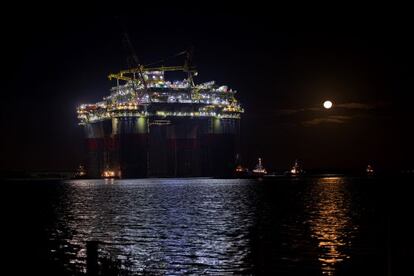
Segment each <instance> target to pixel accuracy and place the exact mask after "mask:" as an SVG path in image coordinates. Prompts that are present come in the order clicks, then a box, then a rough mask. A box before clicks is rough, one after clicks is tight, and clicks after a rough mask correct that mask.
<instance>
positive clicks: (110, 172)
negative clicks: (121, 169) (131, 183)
mask: <svg viewBox="0 0 414 276" xmlns="http://www.w3.org/2000/svg"><path fill="white" fill-rule="evenodd" d="M101 177H102V178H119V177H120V175H119V174H117V173H116V171H114V170H111V169H109V168H106V169H105V170H104V171H103V172H102V174H101Z"/></svg>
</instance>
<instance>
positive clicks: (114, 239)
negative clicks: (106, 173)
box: [9, 176, 390, 275]
mask: <svg viewBox="0 0 414 276" xmlns="http://www.w3.org/2000/svg"><path fill="white" fill-rule="evenodd" d="M382 184H383V183H380V181H379V180H376V179H369V178H346V177H333V176H326V177H314V178H303V179H302V178H297V179H294V178H293V179H290V178H275V179H272V180H265V181H257V180H234V179H233V180H216V179H197V178H196V179H144V180H71V181H50V182H40V181H31V182H30V181H29V182H22V183H21V182H14V183H9V185H14V186H13V187H14V189H12V190H13V191H15V192H17V190H16V189H18V190H19V193H22V194H24V195H25V196H23V200H24V204H22V205H20V206H25V207H22V208H21V212H22V213H24V214H25V215H26V216H28V217H27V218H26V220H25V221H20V220H19V221H18V222H16V221H15V222H14V224H15V225H16V224H17V225H20V231H21V232H25V234H24V236H25V238H23V240H24V241H25V242H27V243H28V244H30V245H31V246H32V247H33V248H37V251H36V252H37V253H36V254H38V256H37V257H36V258H38V259H36V260H37V261H36V263H37V264H38V265H39V263H42V262H43V264H44V266H42V265H41V264H40V266H41V267H50V266H54V267H55V266H56V265H61V266H62V267H64V269H65V270H67V271H69V272H71V273H76V272H77V273H83V272H85V269H86V268H85V267H86V266H85V263H86V250H85V243H86V241H89V240H97V241H99V242H100V243H101V244H100V248H101V254H108V255H110V256H112V257H113V258H116V259H119V260H122V263H123V264H124V265H125V266H127V268H128V269H129V270H132V271H134V273H135V274H156V275H159V274H168V275H171V274H184V273H187V274H188V273H189V274H216V275H227V274H269V273H276V274H278V275H363V274H364V273H370V272H372V273H373V274H369V275H386V272H387V267H389V263H390V262H389V254H388V251H389V249H390V245H389V239H387V235H389V227H388V226H387V225H389V222H387V211H386V210H387V207H386V204H384V202H383V200H384V198H385V197H384V193H383V190H382V189H381V190H379V189H378V188H376V187H379V186H378V185H382ZM381 187H382V186H381ZM22 191H25V192H22ZM27 230H30V231H27ZM21 232H18V233H19V235H21ZM16 235H17V234H16ZM387 254H388V255H387ZM379 263H381V265H379ZM365 275H368V274H365Z"/></svg>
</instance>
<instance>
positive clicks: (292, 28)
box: [0, 6, 414, 170]
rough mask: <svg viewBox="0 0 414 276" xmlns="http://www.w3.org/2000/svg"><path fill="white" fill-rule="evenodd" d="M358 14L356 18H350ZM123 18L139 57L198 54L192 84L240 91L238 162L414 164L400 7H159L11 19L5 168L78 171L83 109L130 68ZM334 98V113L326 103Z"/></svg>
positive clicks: (406, 35) (6, 39)
mask: <svg viewBox="0 0 414 276" xmlns="http://www.w3.org/2000/svg"><path fill="white" fill-rule="evenodd" d="M355 10H358V12H353V11H355ZM120 22H123V23H122V24H124V25H125V26H126V28H127V29H128V32H129V35H130V37H131V40H132V43H133V44H134V47H135V49H136V52H137V54H138V56H139V58H140V59H141V61H142V63H144V64H145V63H150V62H153V61H157V60H159V59H163V58H165V57H168V56H171V55H173V54H175V53H178V52H180V51H182V50H184V49H186V48H188V46H189V45H193V47H194V49H195V52H194V54H195V57H194V61H195V64H196V66H197V68H198V71H199V76H198V77H197V78H196V82H203V81H209V80H216V82H218V83H219V84H227V85H229V86H230V87H232V88H233V89H236V90H237V91H238V97H239V99H240V101H241V103H242V105H243V106H244V108H245V114H244V115H243V119H242V136H241V139H242V144H243V150H242V156H243V158H244V161H245V163H246V164H248V165H253V164H254V163H255V161H256V158H257V157H258V156H262V157H263V158H264V162H265V165H266V166H267V167H269V168H274V169H282V168H287V167H289V166H290V165H291V164H292V162H293V161H294V159H296V158H300V159H301V160H302V161H303V163H304V166H305V168H326V167H330V168H364V167H365V166H366V164H368V162H370V163H372V164H374V166H376V167H378V168H382V169H397V168H400V167H414V158H413V154H414V146H413V142H412V141H413V140H414V136H413V134H411V132H412V131H411V130H412V126H413V123H412V119H413V114H414V112H413V111H412V99H413V96H412V93H413V77H412V74H411V73H410V72H409V69H411V65H412V62H411V61H412V52H411V51H412V49H413V48H412V46H413V45H412V43H411V33H412V30H411V25H412V23H413V22H411V19H410V17H408V13H405V12H403V11H402V10H401V11H399V10H395V9H394V10H388V9H387V8H384V9H382V10H380V11H377V10H374V9H366V11H359V9H356V8H355V9H353V8H349V9H348V10H343V9H338V8H336V9H333V10H331V11H329V12H320V13H314V12H309V13H306V12H302V13H298V12H296V11H295V10H293V11H292V10H290V11H289V12H285V11H284V10H283V9H276V8H272V9H270V8H269V9H268V8H266V7H256V8H254V9H250V8H249V7H244V8H242V9H233V8H231V7H230V8H220V9H218V8H213V7H211V8H209V9H206V8H188V7H185V6H182V7H174V8H173V7H170V6H166V7H164V8H163V9H154V8H149V7H148V8H146V7H141V9H140V12H139V13H138V14H137V16H120V17H116V16H92V15H88V16H59V15H53V16H51V15H39V16H24V18H21V20H20V21H19V22H15V23H12V22H10V21H7V19H2V22H1V23H2V26H3V28H4V31H3V32H2V38H3V39H2V43H3V49H4V50H2V51H3V56H4V57H3V60H2V64H3V70H4V73H3V74H2V108H1V120H2V121H1V123H2V124H1V125H2V131H1V133H2V139H1V140H2V143H1V149H0V151H1V165H0V168H1V169H31V170H38V169H50V170H58V169H59V170H60V169H73V168H75V167H77V165H78V164H79V163H80V162H81V160H82V154H83V139H82V137H83V135H82V134H83V133H82V129H81V127H79V126H78V125H77V119H76V110H75V109H76V106H77V105H78V104H80V103H85V102H96V101H98V100H100V99H101V98H102V97H103V96H105V95H107V94H108V93H109V91H108V90H109V88H110V87H111V85H112V84H113V83H111V82H110V81H108V80H107V75H108V73H110V72H116V71H118V70H120V69H124V68H126V60H127V56H128V55H130V53H129V52H128V51H126V50H125V47H124V46H123V44H122V33H123V28H122V27H121V25H122V24H120ZM325 99H330V100H332V101H333V102H334V104H335V106H334V108H333V109H331V110H329V111H326V110H322V109H321V104H322V102H323V101H324V100H325Z"/></svg>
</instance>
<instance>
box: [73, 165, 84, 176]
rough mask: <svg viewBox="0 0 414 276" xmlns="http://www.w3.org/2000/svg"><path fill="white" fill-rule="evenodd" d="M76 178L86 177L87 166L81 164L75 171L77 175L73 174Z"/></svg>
mask: <svg viewBox="0 0 414 276" xmlns="http://www.w3.org/2000/svg"><path fill="white" fill-rule="evenodd" d="M73 178H74V179H84V178H86V170H85V167H84V166H82V165H79V167H78V169H77V170H76V172H75V175H74V176H73Z"/></svg>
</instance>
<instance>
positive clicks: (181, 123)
mask: <svg viewBox="0 0 414 276" xmlns="http://www.w3.org/2000/svg"><path fill="white" fill-rule="evenodd" d="M188 57H189V55H188V54H187V59H186V62H185V63H184V65H182V66H160V67H147V66H143V65H139V64H138V65H137V66H136V67H135V68H131V69H127V70H122V71H120V72H118V73H116V74H110V75H109V76H108V78H109V79H110V80H114V81H116V85H115V86H114V87H112V88H111V90H110V95H109V96H107V97H104V98H103V100H102V101H100V102H97V103H94V104H82V105H80V106H79V107H78V108H77V114H78V119H79V124H80V125H82V126H83V128H84V131H85V142H86V151H87V158H86V159H87V160H86V173H87V175H88V177H93V178H98V177H119V178H134V177H192V176H213V177H230V176H232V175H233V172H234V171H235V168H236V164H235V162H236V155H237V148H238V134H239V131H240V115H241V113H243V108H242V107H241V105H240V103H239V102H238V100H237V99H236V97H235V94H236V91H235V90H232V89H230V88H229V87H227V86H225V85H223V86H219V85H216V84H215V82H214V81H211V82H206V83H201V84H195V83H194V80H193V77H194V76H196V75H197V72H196V70H195V68H194V67H192V66H191V65H190V62H189V61H188V60H189V58H188ZM171 71H181V72H183V74H184V79H183V80H181V81H169V80H167V79H166V78H165V77H166V76H165V73H166V72H171Z"/></svg>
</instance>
